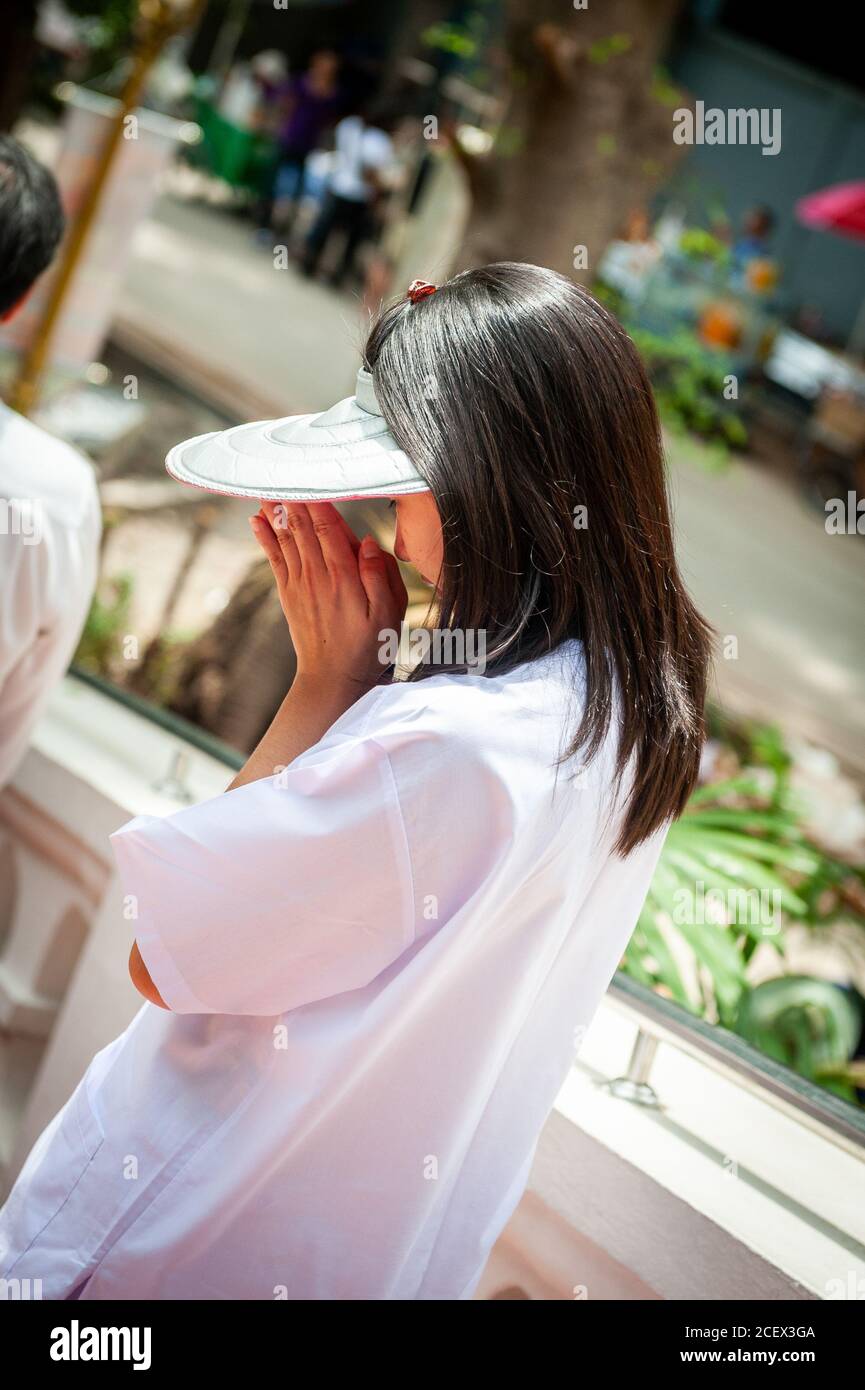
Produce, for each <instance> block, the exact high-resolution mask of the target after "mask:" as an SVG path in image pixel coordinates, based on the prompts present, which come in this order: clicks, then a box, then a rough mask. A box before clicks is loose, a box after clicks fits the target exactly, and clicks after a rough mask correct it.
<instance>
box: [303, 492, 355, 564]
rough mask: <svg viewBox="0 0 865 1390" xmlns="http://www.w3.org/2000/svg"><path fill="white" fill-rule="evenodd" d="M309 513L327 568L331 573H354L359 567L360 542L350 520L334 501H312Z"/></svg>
mask: <svg viewBox="0 0 865 1390" xmlns="http://www.w3.org/2000/svg"><path fill="white" fill-rule="evenodd" d="M309 515H310V519H311V521H312V529H313V532H314V535H315V537H316V539H317V541H318V544H319V547H320V549H321V553H322V556H323V558H324V563H325V566H326V568H327V569H328V570H329V571H330V572H331V573H336V572H338V571H339V572H346V571H351V572H352V573H353V572H354V571H355V570H356V569H357V553H358V550H359V549H360V542H359V541H358V539H357V536H356V535H355V534H354V532H353V531H352V529H351V527H350V526H349V525H348V522H347V521H345V519H344V518H343V517H341V516H340V514H339V512H338V511H337V509H336V507H335V506H334V505H333V503H332V502H312V503H310V504H309ZM352 542H354V544H352Z"/></svg>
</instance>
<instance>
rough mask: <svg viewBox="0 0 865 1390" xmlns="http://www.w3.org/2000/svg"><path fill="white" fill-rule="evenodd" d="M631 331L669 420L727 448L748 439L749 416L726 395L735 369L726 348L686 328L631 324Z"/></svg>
mask: <svg viewBox="0 0 865 1390" xmlns="http://www.w3.org/2000/svg"><path fill="white" fill-rule="evenodd" d="M630 333H631V337H632V338H633V340H634V342H635V343H636V346H637V349H638V351H639V352H640V354H641V355H642V357H643V360H644V362H645V363H646V368H647V370H648V373H649V376H650V378H651V380H652V385H653V386H654V389H655V399H656V400H657V402H658V410H659V411H660V413H661V416H662V418H663V419H664V421H665V423H666V424H668V425H670V426H671V427H672V428H673V429H678V430H690V431H693V432H694V433H695V434H698V435H700V436H701V437H702V438H704V439H710V440H713V441H716V442H719V443H720V444H722V445H723V446H724V447H725V448H727V447H729V446H733V447H737V448H738V447H741V446H742V445H744V444H745V443H746V441H747V437H748V432H747V430H746V428H745V425H744V422H743V421H742V418H741V416H740V415H738V414H737V413H736V411H735V410H734V409H733V407H732V406H731V404H730V402H729V401H727V400H726V399H725V397H724V387H725V378H727V377H728V376H729V375H730V373H731V372H732V364H731V362H730V359H729V357H728V356H727V355H726V354H725V353H723V352H719V351H717V350H709V349H708V348H705V347H703V345H702V344H701V343H700V342H699V340H698V339H697V337H696V336H695V335H694V334H693V333H691V332H689V331H688V330H687V329H684V328H679V329H677V330H676V331H675V332H674V333H672V334H670V336H669V337H661V336H660V334H657V333H651V332H649V331H648V330H647V329H644V328H634V327H632V328H631V329H630Z"/></svg>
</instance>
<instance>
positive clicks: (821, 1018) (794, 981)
mask: <svg viewBox="0 0 865 1390" xmlns="http://www.w3.org/2000/svg"><path fill="white" fill-rule="evenodd" d="M863 1021H865V1009H863V1001H862V998H861V996H860V995H859V994H857V993H855V992H854V991H852V990H849V989H842V988H841V986H840V985H836V984H833V983H832V982H831V981H830V980H814V979H811V978H810V977H809V976H807V975H782V976H779V978H778V979H776V980H764V981H763V983H762V984H760V985H757V987H756V988H755V989H751V990H748V991H747V993H745V994H744V995H743V996H742V999H741V1002H740V1004H739V1008H738V1010H737V1012H736V1019H735V1029H736V1032H737V1033H738V1034H739V1035H740V1036H741V1037H743V1038H747V1040H748V1042H750V1043H752V1044H753V1045H754V1046H755V1047H758V1048H759V1049H760V1050H761V1052H765V1053H766V1054H767V1055H768V1056H769V1057H774V1058H775V1060H776V1061H778V1062H785V1063H786V1064H787V1066H790V1067H793V1068H794V1069H795V1070H796V1071H797V1072H799V1073H800V1075H802V1076H807V1077H809V1078H810V1080H812V1081H816V1082H818V1083H820V1084H821V1085H823V1086H825V1087H826V1088H827V1090H830V1091H834V1092H835V1094H836V1095H839V1096H841V1097H842V1098H843V1099H844V1100H849V1101H855V1100H856V1087H857V1085H859V1086H862V1084H863V1079H865V1078H863V1077H862V1075H861V1066H862V1064H861V1063H860V1064H859V1068H857V1067H856V1065H855V1063H854V1064H852V1065H851V1063H850V1058H851V1057H852V1056H853V1053H854V1052H855V1050H856V1047H857V1045H858V1042H859V1038H860V1035H861V1033H862V1025H863Z"/></svg>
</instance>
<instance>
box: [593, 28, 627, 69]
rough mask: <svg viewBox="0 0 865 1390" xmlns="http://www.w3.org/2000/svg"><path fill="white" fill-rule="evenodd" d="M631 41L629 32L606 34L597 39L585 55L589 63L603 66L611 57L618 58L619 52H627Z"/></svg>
mask: <svg viewBox="0 0 865 1390" xmlns="http://www.w3.org/2000/svg"><path fill="white" fill-rule="evenodd" d="M633 42H634V40H633V39H632V38H631V35H630V34H608V35H607V36H606V37H605V38H603V39H597V40H596V41H595V43H593V44H592V45H591V47H590V48H589V50H588V53H587V55H586V56H587V57H588V60H589V62H590V63H597V64H598V65H599V66H603V65H604V63H608V62H609V61H610V59H611V58H618V56H619V54H620V53H627V51H628V49H629V48H630V47H631V45H632V44H633Z"/></svg>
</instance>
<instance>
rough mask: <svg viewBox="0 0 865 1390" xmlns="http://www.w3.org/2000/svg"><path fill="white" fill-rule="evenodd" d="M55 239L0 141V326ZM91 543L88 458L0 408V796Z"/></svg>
mask: <svg viewBox="0 0 865 1390" xmlns="http://www.w3.org/2000/svg"><path fill="white" fill-rule="evenodd" d="M62 232H63V212H62V209H61V206H60V198H59V195H58V192H57V185H56V183H55V180H54V177H53V175H52V174H51V173H50V172H49V171H48V170H47V169H45V168H44V167H43V166H42V165H41V164H39V163H38V162H37V161H36V160H35V159H34V158H33V156H32V155H31V154H30V153H29V152H28V151H27V150H26V149H25V148H24V146H23V145H21V144H19V143H18V141H16V140H13V139H11V138H10V137H9V136H2V137H0V320H2V321H6V320H8V319H9V318H11V316H12V315H13V314H14V313H15V312H16V310H17V309H18V308H19V306H20V305H21V303H22V301H23V300H24V299H25V298H26V296H27V294H28V293H29V291H30V289H31V287H32V286H33V284H34V282H35V281H36V280H37V279H38V277H39V276H40V275H41V274H42V272H43V270H45V268H46V267H47V266H48V264H49V263H50V261H51V259H52V258H53V256H54V253H55V251H56V249H57V246H58V244H59V242H60V238H61V235H62ZM100 534H101V512H100V507H99V495H98V492H97V488H96V480H95V478H94V475H93V469H92V468H91V466H90V464H89V463H88V462H87V460H86V459H85V458H83V457H82V456H81V454H79V453H77V452H76V450H74V449H72V448H70V446H69V445H68V444H64V443H63V442H62V441H61V440H59V439H56V438H55V437H54V436H53V435H50V434H48V433H47V432H46V431H45V430H43V429H40V428H39V427H38V426H37V425H35V424H33V423H32V421H30V420H27V419H25V418H24V417H23V416H21V415H18V414H17V413H16V412H15V411H13V410H10V409H9V408H8V407H7V406H5V405H2V404H0V787H2V786H3V785H4V784H5V783H6V782H8V781H9V779H10V777H11V776H12V775H13V773H14V772H15V769H16V767H17V766H18V764H19V763H20V761H21V759H22V757H23V756H24V753H25V752H26V749H27V746H28V743H29V740H30V735H31V732H32V729H33V726H34V724H35V722H36V720H37V719H38V717H39V715H40V714H41V712H42V710H43V708H44V705H45V702H46V700H47V699H48V696H49V695H50V693H51V690H52V689H53V687H54V686H55V685H56V683H57V681H58V680H59V679H60V677H61V676H62V674H63V672H64V671H65V669H66V667H67V665H68V664H69V660H70V658H71V656H72V654H73V652H74V650H75V646H76V644H77V642H78V638H79V636H80V633H81V629H82V626H83V624H84V620H85V618H86V616H87V612H88V609H89V606H90V600H91V598H92V596H93V590H94V586H95V584H96V574H97V568H98V556H99V539H100Z"/></svg>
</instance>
